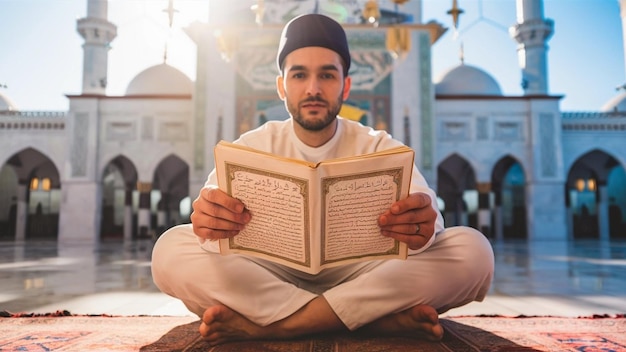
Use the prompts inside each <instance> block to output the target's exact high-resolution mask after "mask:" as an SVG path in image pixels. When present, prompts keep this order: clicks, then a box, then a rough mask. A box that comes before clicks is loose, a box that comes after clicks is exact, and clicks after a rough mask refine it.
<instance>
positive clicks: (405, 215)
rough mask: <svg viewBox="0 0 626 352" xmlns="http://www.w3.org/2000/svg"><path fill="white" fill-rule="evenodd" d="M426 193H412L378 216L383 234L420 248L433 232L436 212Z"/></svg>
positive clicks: (410, 246)
mask: <svg viewBox="0 0 626 352" xmlns="http://www.w3.org/2000/svg"><path fill="white" fill-rule="evenodd" d="M431 203H432V201H431V199H430V196H429V195H428V194H426V193H413V194H410V195H409V196H408V197H407V198H405V199H402V200H399V201H397V202H395V203H393V204H392V205H391V207H390V208H389V210H387V211H386V212H384V213H383V214H382V215H381V216H380V217H379V218H378V226H380V229H381V233H382V235H383V236H387V237H391V238H394V239H396V240H398V241H400V242H404V243H406V244H407V245H408V246H409V248H410V249H420V248H422V247H423V246H424V245H425V244H426V243H428V241H429V240H430V238H431V237H432V236H433V235H434V232H435V221H436V220H437V212H436V211H435V209H433V207H432V205H431Z"/></svg>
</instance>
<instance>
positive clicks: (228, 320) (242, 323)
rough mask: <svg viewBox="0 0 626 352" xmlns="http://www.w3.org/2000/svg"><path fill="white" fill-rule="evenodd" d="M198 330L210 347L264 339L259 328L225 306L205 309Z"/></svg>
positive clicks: (261, 329)
mask: <svg viewBox="0 0 626 352" xmlns="http://www.w3.org/2000/svg"><path fill="white" fill-rule="evenodd" d="M198 330H199V331H200V335H202V336H204V337H205V338H206V339H207V341H209V343H211V345H218V344H221V343H224V342H230V341H240V340H251V339H263V338H264V337H265V336H264V333H263V331H264V329H263V328H262V327H261V326H259V325H256V324H255V323H253V322H251V321H250V320H248V319H246V318H245V317H244V316H242V315H241V314H239V313H237V312H235V311H234V310H232V309H230V308H228V307H226V306H225V305H216V306H212V307H209V308H207V310H205V311H204V314H202V324H200V328H199V329H198Z"/></svg>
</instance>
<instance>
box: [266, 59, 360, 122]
mask: <svg viewBox="0 0 626 352" xmlns="http://www.w3.org/2000/svg"><path fill="white" fill-rule="evenodd" d="M276 83H277V88H278V94H279V96H280V98H281V99H282V100H284V101H285V106H286V108H287V110H288V112H289V114H290V115H291V116H292V117H293V119H294V121H296V123H298V125H300V126H301V127H302V128H304V129H305V130H308V131H321V130H323V129H325V128H326V127H328V126H330V125H331V124H332V122H333V121H334V120H335V118H336V117H337V114H338V113H339V110H341V105H342V104H343V101H344V100H345V99H346V98H347V97H348V93H349V91H350V78H349V77H344V75H343V65H342V60H341V57H340V56H339V54H337V53H336V52H334V51H332V50H330V49H326V48H322V47H305V48H301V49H297V50H294V51H293V52H291V53H289V55H287V57H286V58H285V62H284V68H283V74H282V75H281V76H279V77H278V79H277V82H276Z"/></svg>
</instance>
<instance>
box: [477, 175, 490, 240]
mask: <svg viewBox="0 0 626 352" xmlns="http://www.w3.org/2000/svg"><path fill="white" fill-rule="evenodd" d="M476 187H477V189H478V229H479V230H480V232H482V233H483V234H484V235H485V236H487V237H491V207H490V200H489V198H490V195H491V183H490V182H479V183H477V185H476Z"/></svg>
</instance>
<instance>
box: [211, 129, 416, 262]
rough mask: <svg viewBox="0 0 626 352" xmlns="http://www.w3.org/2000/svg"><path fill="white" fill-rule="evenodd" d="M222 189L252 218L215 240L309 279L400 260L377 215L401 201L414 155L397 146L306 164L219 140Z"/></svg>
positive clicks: (398, 247) (399, 247) (397, 245)
mask: <svg viewBox="0 0 626 352" xmlns="http://www.w3.org/2000/svg"><path fill="white" fill-rule="evenodd" d="M214 152H215V167H216V171H217V178H218V184H219V187H220V189H221V190H223V191H224V192H226V193H228V194H229V195H230V196H232V197H234V198H237V199H239V200H241V201H242V202H243V203H244V204H245V205H246V207H247V208H248V209H249V210H250V212H251V214H252V219H251V220H250V222H249V223H248V224H247V226H246V227H245V229H243V230H242V231H241V232H240V233H239V234H238V235H237V236H234V237H232V238H228V239H221V240H220V252H221V253H222V254H229V253H240V254H246V255H250V256H255V257H259V258H263V259H267V260H271V261H273V262H276V263H279V264H283V265H286V266H289V267H291V268H295V269H298V270H300V271H303V272H307V273H310V274H316V273H318V272H320V271H321V270H322V269H324V268H327V267H331V266H336V265H340V264H347V263H354V262H358V261H364V260H372V259H389V258H396V259H406V256H407V246H406V244H405V243H402V242H399V241H396V240H394V239H392V238H388V237H385V236H382V235H381V233H380V227H379V226H378V216H379V215H381V214H382V213H384V212H385V211H386V210H388V209H389V207H390V206H391V204H392V203H394V202H395V201H397V200H399V199H403V198H405V197H407V196H408V193H409V187H410V183H411V173H412V171H413V158H414V152H413V150H412V149H411V148H409V147H406V146H403V147H398V148H393V149H389V150H385V151H381V152H377V153H372V154H365V155H360V156H355V157H349V158H340V159H333V160H326V161H322V162H319V163H309V162H306V161H304V160H297V159H289V158H284V157H280V156H276V155H273V154H269V153H265V152H262V151H259V150H256V149H252V148H248V147H245V146H241V145H237V144H232V143H228V142H224V141H221V142H219V143H218V144H217V146H216V147H215V150H214Z"/></svg>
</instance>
